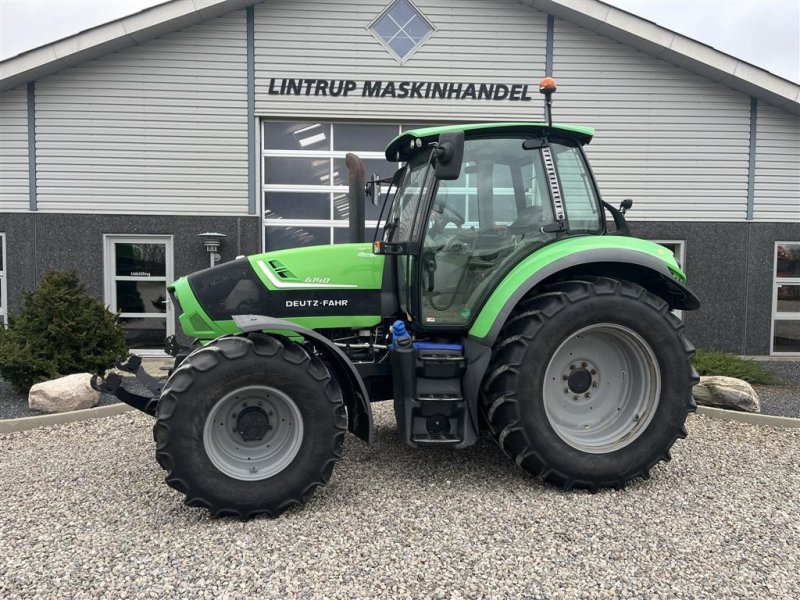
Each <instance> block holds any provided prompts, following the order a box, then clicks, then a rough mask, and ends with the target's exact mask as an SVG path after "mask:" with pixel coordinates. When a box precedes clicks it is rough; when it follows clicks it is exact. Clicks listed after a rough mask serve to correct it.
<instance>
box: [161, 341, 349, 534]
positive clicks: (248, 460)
mask: <svg viewBox="0 0 800 600" xmlns="http://www.w3.org/2000/svg"><path fill="white" fill-rule="evenodd" d="M346 428H347V415H346V412H345V408H344V404H343V400H342V392H341V390H340V388H339V385H338V384H337V382H336V380H335V379H333V378H332V377H331V375H330V373H329V372H328V369H327V368H326V366H325V364H324V363H323V362H322V361H321V360H320V359H319V358H318V357H316V356H312V355H309V354H308V353H307V352H306V351H305V350H304V349H303V347H302V346H300V345H298V344H295V343H294V342H291V341H289V340H287V339H283V338H279V337H273V336H268V335H262V334H251V335H250V336H249V337H225V338H221V339H219V340H217V341H215V342H213V343H211V344H209V345H208V346H206V347H205V348H202V349H200V350H197V351H195V352H193V353H192V354H191V355H190V356H189V357H187V358H186V360H184V361H183V362H182V363H181V366H180V367H179V368H178V369H176V370H175V371H174V372H173V374H172V375H171V376H170V378H169V380H168V381H167V383H166V385H165V387H164V390H163V392H162V395H161V399H160V402H159V406H158V413H157V414H156V424H155V426H154V428H153V435H154V437H155V441H156V458H157V460H158V462H159V464H160V465H161V466H162V467H163V468H164V469H165V470H166V471H167V477H166V481H167V483H168V484H169V485H170V486H171V487H173V488H175V489H177V490H178V491H180V492H182V493H183V494H184V495H185V496H186V504H188V505H189V506H202V507H205V508H207V509H208V510H209V511H211V514H212V515H213V516H215V517H216V516H222V515H235V516H238V517H240V518H242V519H249V518H250V517H253V516H255V515H258V514H267V515H269V516H271V517H277V516H278V515H279V514H281V513H282V512H283V511H285V510H286V509H287V508H289V507H290V506H292V505H301V504H305V502H306V501H307V500H308V498H309V497H310V496H311V494H312V493H313V491H314V490H315V489H316V488H317V487H319V486H321V485H324V484H325V483H326V482H327V481H328V479H329V478H330V476H331V473H332V472H333V467H334V465H335V464H336V462H337V461H338V459H339V458H340V456H341V452H342V444H343V440H344V433H345V430H346Z"/></svg>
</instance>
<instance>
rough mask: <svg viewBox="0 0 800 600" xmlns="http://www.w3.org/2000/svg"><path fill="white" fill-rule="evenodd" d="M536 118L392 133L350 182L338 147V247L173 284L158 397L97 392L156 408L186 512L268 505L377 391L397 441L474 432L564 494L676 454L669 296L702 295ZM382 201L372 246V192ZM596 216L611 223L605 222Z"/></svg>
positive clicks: (680, 388) (679, 388) (548, 84)
mask: <svg viewBox="0 0 800 600" xmlns="http://www.w3.org/2000/svg"><path fill="white" fill-rule="evenodd" d="M554 90H555V84H554V82H552V80H547V79H545V80H543V82H542V84H541V86H540V91H542V92H543V93H544V94H545V98H546V114H547V118H546V120H545V122H519V123H485V124H478V125H454V126H447V127H431V128H425V129H417V130H413V131H406V132H405V133H403V134H402V135H400V136H399V137H397V138H395V139H394V140H393V141H392V142H391V143H390V144H389V146H388V147H387V149H386V158H387V160H389V161H392V162H403V163H404V166H403V167H402V168H400V169H399V170H398V171H397V172H396V173H395V174H394V176H393V177H392V178H391V180H378V179H377V178H376V177H373V178H372V179H371V180H370V181H367V182H365V177H364V171H363V166H362V163H361V161H360V160H359V159H358V157H356V156H355V155H348V157H347V162H348V167H349V168H350V190H351V192H350V234H351V243H348V244H341V245H335V246H320V247H312V248H296V249H290V250H283V251H276V252H267V253H264V254H258V255H254V256H249V257H246V258H239V259H237V260H234V261H231V262H228V263H225V264H221V265H219V266H216V267H213V268H210V269H206V270H204V271H200V272H197V273H193V274H191V275H189V276H187V277H183V278H181V279H179V280H177V281H176V282H174V283H173V284H172V285H170V286H169V293H170V295H171V297H172V301H173V302H174V305H175V308H176V310H177V311H178V312H179V314H180V316H179V321H180V327H181V329H182V331H183V333H184V334H185V335H186V336H188V337H190V338H194V339H195V340H196V341H195V343H194V344H193V345H192V346H190V347H185V346H181V345H179V344H178V343H176V342H175V340H174V339H168V340H167V347H168V351H169V352H170V353H171V354H172V355H174V356H175V367H174V369H172V371H171V373H170V376H169V378H168V379H167V380H166V382H161V381H158V380H156V379H154V378H152V377H150V376H148V375H147V374H146V373H144V371H143V370H142V369H141V365H140V364H139V362H140V361H139V360H138V359H137V358H136V357H129V359H128V361H126V362H125V363H123V364H121V365H120V366H121V367H122V368H124V369H127V370H129V371H131V372H136V373H137V376H138V378H139V380H140V381H141V382H142V383H144V384H145V385H147V387H148V388H149V389H150V392H151V395H150V396H149V397H148V396H146V395H137V394H134V393H132V392H130V391H129V390H127V389H126V388H125V387H124V386H123V385H120V383H121V380H120V378H119V377H118V376H117V375H114V374H112V375H111V376H109V378H108V379H107V380H105V381H103V380H100V379H98V380H96V381H95V385H96V387H97V389H101V390H103V391H105V392H110V393H114V394H116V395H117V396H118V397H119V398H120V399H122V400H123V401H125V402H127V403H129V404H131V405H132V406H135V407H136V408H139V409H140V410H142V411H144V412H146V413H148V414H150V415H152V416H154V417H155V427H154V437H155V441H156V458H157V460H158V462H159V464H160V465H161V466H162V467H163V468H164V469H165V470H166V472H167V476H166V481H167V483H168V484H169V485H170V486H172V487H173V488H175V489H177V490H179V491H180V492H182V493H183V494H184V495H185V496H186V503H187V504H189V505H190V506H202V507H205V508H207V509H208V510H209V511H211V513H212V514H213V515H215V516H219V515H228V514H230V515H238V516H239V517H241V518H245V519H246V518H250V517H252V516H254V515H258V514H267V515H270V516H272V517H275V516H277V515H279V514H280V513H282V512H283V511H284V510H286V509H287V508H288V507H290V506H293V505H302V504H304V503H305V502H306V501H307V500H308V498H309V496H310V495H311V494H312V493H313V491H314V490H315V489H316V488H317V487H319V486H321V485H324V484H325V483H326V482H327V481H328V479H329V478H330V477H331V474H332V472H333V469H334V466H335V465H336V463H337V461H338V460H339V458H340V457H341V453H342V446H343V442H344V436H345V432H346V431H347V430H349V431H350V432H352V433H353V434H355V435H356V436H357V437H359V438H361V439H362V440H364V441H365V442H367V443H369V442H370V441H371V439H372V437H373V423H372V410H371V407H370V403H371V402H375V401H380V400H392V401H393V402H394V411H395V415H396V418H397V425H398V430H399V435H400V437H401V438H402V439H403V441H404V442H405V443H406V444H408V445H409V446H412V447H415V448H417V447H429V446H430V447H443V446H447V447H451V448H453V449H461V448H466V447H468V446H471V445H472V444H474V443H475V442H476V441H477V439H478V437H479V435H480V433H481V431H483V430H485V431H488V432H490V433H491V435H492V436H493V437H494V438H495V440H496V441H497V443H498V445H499V446H500V448H501V449H502V450H503V452H505V453H506V454H507V455H508V456H509V457H510V458H511V459H512V460H513V461H514V462H515V463H516V464H517V465H519V466H520V467H521V468H522V469H524V470H525V471H527V472H528V473H530V474H531V475H534V476H536V477H540V478H542V479H543V480H545V481H548V482H552V483H554V484H556V485H558V486H562V487H563V488H565V489H571V488H586V489H589V490H592V491H595V490H597V489H599V488H605V487H613V488H617V489H619V488H621V487H623V486H624V485H625V484H626V482H628V481H630V480H632V479H635V478H637V477H643V478H647V477H649V474H650V470H651V468H652V467H653V466H654V465H655V464H656V463H658V462H659V461H661V460H669V458H670V454H669V452H670V448H671V447H672V445H673V444H674V442H675V440H676V439H677V438H683V437H685V436H686V429H685V427H684V423H685V420H686V417H687V414H688V413H689V412H692V411H693V410H694V409H695V408H696V407H695V404H694V402H693V400H692V395H691V389H692V386H693V384H694V383H696V382H697V374H696V372H695V370H694V369H693V368H692V355H693V352H694V349H693V347H692V345H691V344H690V343H689V342H688V341H687V340H686V339H685V338H684V336H683V324H682V323H681V321H680V320H679V319H678V318H677V317H676V316H675V315H674V314H672V312H671V311H672V310H673V309H680V310H694V309H697V308H698V307H699V302H698V300H697V298H696V297H695V295H694V294H693V293H692V292H690V291H689V290H688V289H687V288H686V287H685V285H684V282H685V280H686V277H685V275H684V273H683V271H682V270H681V266H680V265H679V264H678V263H677V261H676V260H675V258H674V256H673V255H672V253H671V252H669V251H668V250H666V249H665V248H663V247H662V246H659V245H657V244H655V243H652V242H649V241H644V240H640V239H636V238H633V237H631V236H630V233H629V231H628V227H627V225H626V223H625V218H624V212H625V210H626V209H627V208H630V205H631V203H630V201H629V200H626V201H624V202H623V203H622V206H621V208H620V209H617V208H615V207H613V206H611V205H609V204H607V203H606V202H604V201H602V200H601V198H600V194H599V192H598V189H597V185H596V183H595V180H594V177H593V175H592V172H591V170H590V168H589V164H588V162H587V160H586V156H585V154H584V151H583V147H584V146H585V145H586V144H588V143H589V142H590V140H591V139H592V136H593V134H594V130H592V129H590V128H588V127H578V126H571V125H558V124H552V121H551V118H550V99H551V94H552V92H553V91H554ZM382 186H388V189H387V191H386V193H385V195H383V196H384V197H383V202H382V206H383V208H382V212H381V218H380V221H379V225H378V229H377V231H376V232H375V237H374V241H373V242H372V243H369V242H367V241H365V234H364V210H365V209H364V205H365V202H366V196H372V198H373V202H375V203H376V204H377V203H378V200H379V195H380V194H379V190H380V188H381V187H382ZM606 212H608V213H609V214H610V215H611V217H612V219H613V222H614V227H613V228H611V227H610V223H609V222H607V220H606V216H605V215H606Z"/></svg>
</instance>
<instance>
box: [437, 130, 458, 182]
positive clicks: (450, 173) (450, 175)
mask: <svg viewBox="0 0 800 600" xmlns="http://www.w3.org/2000/svg"><path fill="white" fill-rule="evenodd" d="M434 157H435V158H436V164H435V165H434V171H433V172H434V174H435V175H436V178H437V179H444V180H453V179H458V178H459V176H460V175H461V163H462V162H463V160H464V132H463V131H448V132H446V133H442V134H441V135H439V145H438V146H437V147H436V148H435V149H434Z"/></svg>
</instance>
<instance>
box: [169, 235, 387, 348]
mask: <svg viewBox="0 0 800 600" xmlns="http://www.w3.org/2000/svg"><path fill="white" fill-rule="evenodd" d="M383 261H384V259H383V256H379V255H375V254H373V253H372V247H371V245H370V244H338V245H334V246H315V247H311V248H294V249H290V250H280V251H276V252H266V253H263V254H255V255H253V256H249V257H247V258H239V259H237V260H234V261H231V262H228V263H224V264H221V265H219V266H216V267H213V268H210V269H205V270H203V271H198V272H196V273H192V274H191V275H188V276H186V277H182V278H181V279H179V280H177V281H176V282H175V283H173V284H172V285H171V286H170V287H169V291H170V295H171V296H172V299H173V302H174V303H175V307H176V310H178V311H179V312H180V316H179V318H178V320H179V322H180V326H181V329H182V330H183V333H184V334H186V335H187V336H190V337H194V338H198V339H201V340H206V339H213V338H215V337H218V336H220V335H224V334H227V333H237V332H238V329H237V327H236V325H235V324H234V322H233V316H234V315H245V314H258V315H264V316H270V317H277V318H281V319H286V320H289V321H293V322H295V323H297V324H298V325H303V326H305V327H308V328H311V329H322V328H347V329H350V328H361V327H371V326H373V325H376V324H377V323H378V322H380V315H381V282H382V277H383Z"/></svg>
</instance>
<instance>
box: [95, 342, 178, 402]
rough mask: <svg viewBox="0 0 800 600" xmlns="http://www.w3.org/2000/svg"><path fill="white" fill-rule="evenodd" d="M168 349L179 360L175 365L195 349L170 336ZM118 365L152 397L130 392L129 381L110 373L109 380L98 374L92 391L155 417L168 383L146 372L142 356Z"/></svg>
mask: <svg viewBox="0 0 800 600" xmlns="http://www.w3.org/2000/svg"><path fill="white" fill-rule="evenodd" d="M164 349H165V351H166V352H167V354H169V355H170V356H173V357H175V358H176V360H175V366H177V365H178V364H179V363H180V361H182V360H183V359H184V358H186V356H188V354H189V352H190V351H191V348H188V347H186V346H182V345H181V344H179V343H178V342H177V341H176V340H175V336H169V337H168V338H167V339H166V340H165V344H164ZM115 366H116V368H117V369H118V370H120V371H124V372H126V373H132V374H133V375H135V377H136V381H138V382H139V383H140V384H141V385H142V386H144V387H145V388H146V389H147V391H148V392H150V395H148V396H143V395H141V394H137V393H135V392H132V391H130V390H129V389H127V388H126V387H125V384H124V381H125V380H124V379H123V378H122V376H120V374H119V373H109V374H108V375H107V376H106V377H105V378H103V377H101V376H100V375H94V376H93V377H92V379H91V382H90V384H91V386H92V389H94V390H95V391H98V392H100V393H101V394H110V395H112V396H114V397H116V398H118V399H119V400H120V401H121V402H124V403H125V404H127V405H129V406H132V407H133V408H135V409H136V410H140V411H142V412H143V413H145V414H148V415H150V416H151V417H155V416H156V411H157V410H158V401H159V398H160V397H161V391H162V390H163V388H164V384H165V383H166V382H165V381H162V380H160V379H158V378H156V377H153V376H152V375H150V374H149V373H148V372H147V371H145V370H144V367H143V366H142V357H141V356H137V355H135V354H129V355H128V357H127V358H126V359H125V360H124V361H120V360H117V361H116V362H115ZM173 368H174V367H173ZM169 373H170V374H171V373H172V369H170V370H169Z"/></svg>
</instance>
